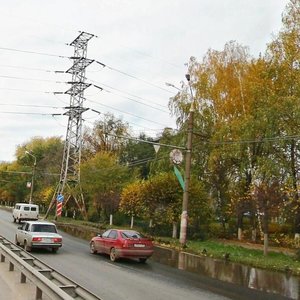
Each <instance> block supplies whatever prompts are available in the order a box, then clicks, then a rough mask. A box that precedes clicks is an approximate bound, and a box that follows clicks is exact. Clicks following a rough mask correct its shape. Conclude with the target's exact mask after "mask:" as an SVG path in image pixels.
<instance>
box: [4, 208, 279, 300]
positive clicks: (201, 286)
mask: <svg viewBox="0 0 300 300" xmlns="http://www.w3.org/2000/svg"><path fill="white" fill-rule="evenodd" d="M17 226H18V224H15V223H13V219H12V215H11V213H10V212H7V211H3V210H0V235H2V236H4V237H6V238H7V239H9V240H11V241H14V236H15V232H16V228H17ZM60 234H61V235H62V236H63V247H62V248H61V249H60V250H59V251H58V252H57V253H56V254H54V253H52V252H50V251H47V250H34V251H33V252H32V254H33V255H35V256H36V257H38V258H39V259H40V260H42V261H44V262H45V263H46V264H48V265H50V266H51V267H53V268H55V269H56V270H57V271H59V272H61V273H62V274H64V275H65V276H68V277H70V278H71V279H72V280H74V281H75V282H77V283H79V284H80V285H82V286H84V287H85V288H87V289H89V290H90V291H92V292H93V293H95V294H96V295H98V296H99V297H100V298H101V299H103V300H116V299H121V300H123V299H128V300H150V299H151V300H153V299H155V300H169V299H172V300H183V299H184V300H202V299H203V300H204V299H205V300H215V299H218V300H219V299H220V300H222V299H224V300H225V299H256V300H259V299H264V300H266V299H285V298H283V297H280V296H277V295H268V294H265V293H260V292H258V291H253V290H250V289H246V288H242V287H239V286H236V285H233V284H228V283H223V282H221V281H218V280H214V279H210V278H206V277H203V278H201V277H199V276H197V275H195V274H192V273H189V272H185V271H182V270H177V269H174V268H172V267H169V266H165V265H162V264H159V263H156V262H154V261H153V260H151V259H149V260H148V261H147V263H145V264H141V263H139V262H137V261H133V260H120V261H118V262H115V263H112V262H110V260H109V257H108V256H104V255H99V254H97V255H93V254H90V252H89V244H88V241H85V240H82V239H79V238H75V237H73V236H70V235H68V234H66V233H64V232H60Z"/></svg>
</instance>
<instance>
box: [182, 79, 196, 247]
mask: <svg viewBox="0 0 300 300" xmlns="http://www.w3.org/2000/svg"><path fill="white" fill-rule="evenodd" d="M185 77H186V79H187V81H188V84H189V87H190V91H191V98H192V102H191V107H190V111H189V118H188V131H187V146H186V156H185V173H184V191H183V200H182V214H181V222H180V236H179V242H180V244H181V246H183V247H184V246H185V245H186V235H187V223H188V201H189V186H190V177H191V162H192V142H193V127H194V111H195V107H194V96H193V91H192V87H191V84H190V74H186V75H185Z"/></svg>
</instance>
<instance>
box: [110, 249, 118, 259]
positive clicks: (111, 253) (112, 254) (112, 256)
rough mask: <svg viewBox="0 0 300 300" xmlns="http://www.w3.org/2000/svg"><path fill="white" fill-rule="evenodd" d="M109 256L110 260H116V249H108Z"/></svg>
mask: <svg viewBox="0 0 300 300" xmlns="http://www.w3.org/2000/svg"><path fill="white" fill-rule="evenodd" d="M109 257H110V260H111V261H116V260H117V254H116V249H115V248H111V249H110V255H109Z"/></svg>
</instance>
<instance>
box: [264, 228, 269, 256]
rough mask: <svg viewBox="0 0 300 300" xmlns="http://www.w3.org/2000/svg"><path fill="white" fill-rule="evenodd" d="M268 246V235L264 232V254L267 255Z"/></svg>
mask: <svg viewBox="0 0 300 300" xmlns="http://www.w3.org/2000/svg"><path fill="white" fill-rule="evenodd" d="M268 247H269V236H268V234H267V233H264V255H265V256H266V255H268Z"/></svg>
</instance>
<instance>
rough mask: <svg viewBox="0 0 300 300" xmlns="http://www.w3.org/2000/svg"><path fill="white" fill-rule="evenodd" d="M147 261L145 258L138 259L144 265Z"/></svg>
mask: <svg viewBox="0 0 300 300" xmlns="http://www.w3.org/2000/svg"><path fill="white" fill-rule="evenodd" d="M146 261H147V258H139V262H140V263H145V262H146Z"/></svg>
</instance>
